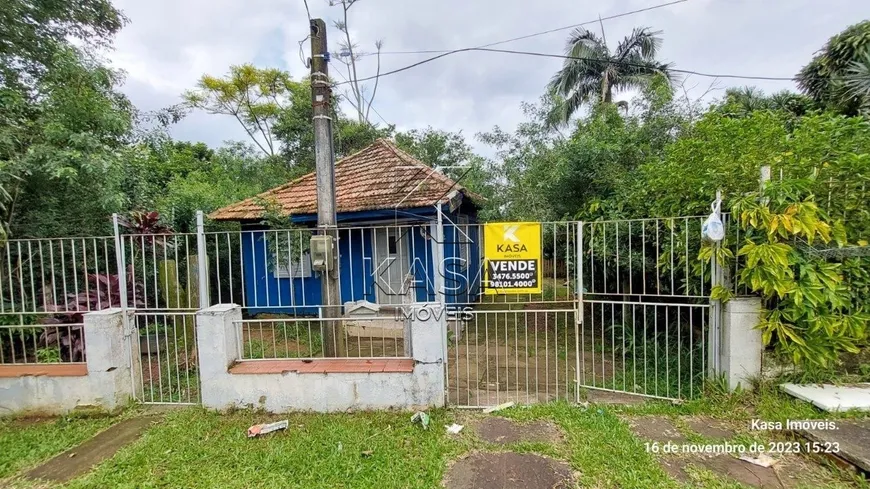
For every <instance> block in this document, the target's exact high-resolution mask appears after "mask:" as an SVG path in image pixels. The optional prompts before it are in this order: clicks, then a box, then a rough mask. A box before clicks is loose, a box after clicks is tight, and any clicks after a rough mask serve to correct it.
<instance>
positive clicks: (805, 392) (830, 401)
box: [779, 384, 870, 412]
mask: <svg viewBox="0 0 870 489" xmlns="http://www.w3.org/2000/svg"><path fill="white" fill-rule="evenodd" d="M779 388H780V389H782V390H783V391H784V392H786V393H788V394H790V395H792V396H794V397H797V398H798V399H801V400H804V401H807V402H810V403H812V404H813V405H814V406H816V407H818V408H819V409H823V410H825V411H828V412H837V411H848V410H850V409H858V410H860V411H870V384H849V385H831V384H822V385H798V384H782V385H780V386H779Z"/></svg>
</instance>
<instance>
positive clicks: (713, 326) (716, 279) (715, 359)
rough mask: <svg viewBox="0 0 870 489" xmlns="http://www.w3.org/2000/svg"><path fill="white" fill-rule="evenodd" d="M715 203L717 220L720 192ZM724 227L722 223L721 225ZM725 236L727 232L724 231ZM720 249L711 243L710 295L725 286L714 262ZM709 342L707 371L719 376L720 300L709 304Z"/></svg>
mask: <svg viewBox="0 0 870 489" xmlns="http://www.w3.org/2000/svg"><path fill="white" fill-rule="evenodd" d="M716 203H717V205H716V206H715V209H716V210H715V212H716V214H717V216H718V217H719V220H720V221H721V219H722V212H721V209H720V206H721V203H722V191H721V190H717V191H716ZM722 225H723V226H724V225H725V224H724V222H723V224H722ZM726 234H727V230H726ZM721 248H722V242H721V241H717V242H715V243H713V254H712V256H711V257H710V293H711V294H712V293H713V288H715V287H723V286H724V285H725V280H724V276H723V274H722V267H720V266H719V263H718V262H717V261H716V257H717V256H719V250H720V249H721ZM708 335H709V341H708V345H709V346H708V350H707V362H708V363H707V370H708V372H709V373H710V374H712V375H719V373H721V372H722V352H721V349H722V301H720V300H718V299H717V300H711V302H710V331H709V332H708Z"/></svg>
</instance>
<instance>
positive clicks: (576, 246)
mask: <svg viewBox="0 0 870 489" xmlns="http://www.w3.org/2000/svg"><path fill="white" fill-rule="evenodd" d="M703 219H704V217H697V216H692V217H678V218H664V219H635V220H619V221H595V222H576V221H569V222H544V223H540V230H541V231H540V233H541V235H540V239H541V245H542V259H543V265H544V268H543V269H544V273H542V283H541V289H542V291H541V292H540V293H537V294H521V295H506V294H488V293H487V290H486V288H485V272H484V264H485V261H484V254H485V249H486V242H485V232H484V229H485V228H484V225H483V224H477V223H469V222H451V221H446V222H445V223H444V228H443V230H438V229H435V225H434V224H433V223H431V222H404V223H395V224H392V225H372V226H351V227H342V228H339V230H338V235H339V241H338V251H339V253H338V255H339V260H340V261H339V270H340V272H341V273H340V275H339V282H340V288H341V291H342V297H341V301H340V302H341V303H344V302H346V301H362V300H365V301H369V302H372V303H377V304H378V305H379V307H380V311H375V312H374V313H373V314H375V316H376V317H374V318H356V317H354V318H349V317H345V318H342V319H339V320H336V319H323V318H322V316H323V314H322V308H323V307H324V306H323V302H324V301H323V300H321V295H320V294H321V287H320V276H319V274H318V273H314V271H313V269H312V264H311V258H310V254H309V249H308V243H309V239H310V236H311V232H312V230H311V229H307V228H304V229H303V228H290V229H283V230H277V229H244V230H234V231H209V232H206V231H205V228H204V225H203V223H202V220H201V216H200V222H199V226H198V227H197V230H196V232H195V233H174V234H129V233H127V234H123V233H121V232H120V231H119V230H118V228H117V226H116V233H115V235H114V236H111V237H97V238H59V239H44V240H11V241H9V242H7V243H6V245H5V247H4V248H3V250H2V252H0V258H5V259H0V297H2V305H0V318H3V317H4V315H5V317H6V318H5V319H3V320H4V321H5V322H6V324H11V325H18V324H30V323H32V322H34V319H29V320H25V319H26V318H28V317H42V318H49V317H50V318H51V319H52V320H53V321H55V322H56V321H60V322H61V323H64V324H62V325H61V326H56V325H31V326H29V328H30V329H31V331H32V333H30V334H29V335H25V337H26V340H27V343H26V344H27V347H26V348H23V346H24V345H25V343H24V342H22V341H21V340H15V341H14V342H10V340H6V341H5V343H3V344H2V346H3V348H2V352H0V353H2V355H3V357H2V358H0V361H4V360H3V359H5V358H12V353H13V350H12V348H13V347H14V348H15V350H14V353H15V355H14V359H15V360H16V361H17V360H19V359H23V360H25V361H32V359H34V358H36V355H39V353H38V352H39V351H43V353H41V355H43V357H44V358H49V357H48V355H54V357H52V358H56V357H57V356H58V355H55V354H49V353H45V351H46V350H47V349H50V348H51V347H52V345H55V343H51V341H52V340H49V339H47V337H48V336H50V335H51V334H52V332H53V331H56V330H57V329H58V328H60V329H62V328H66V333H67V334H66V335H57V336H58V337H63V338H68V339H69V341H71V342H72V343H71V344H72V345H73V346H71V347H69V349H68V351H64V349H63V348H65V346H64V345H63V341H65V340H62V341H61V342H60V343H59V344H60V345H61V346H60V347H58V352H59V356H60V358H61V359H65V358H69V359H73V358H75V357H76V354H77V350H76V347H75V346H74V345H75V344H76V343H75V341H76V340H77V339H80V338H81V334H82V332H81V328H80V324H81V321H82V319H81V315H82V314H83V313H85V312H87V311H91V310H98V309H104V308H106V307H111V306H122V307H125V308H128V309H133V310H135V311H136V314H135V319H134V321H135V324H134V325H133V328H131V329H134V330H135V331H136V333H137V334H136V336H135V337H134V339H135V338H138V339H139V341H134V343H135V345H136V346H135V348H134V350H135V353H134V357H135V360H136V361H139V362H140V367H139V369H138V371H137V373H138V380H137V379H134V382H136V383H137V385H138V388H137V390H138V394H139V395H138V397H139V398H140V400H142V401H145V402H196V401H197V400H198V396H199V394H198V381H197V375H198V371H197V370H198V369H197V357H196V348H195V345H196V341H195V340H196V336H195V335H196V331H195V325H194V316H193V312H194V311H195V310H198V309H200V308H202V307H204V306H208V305H210V304H217V303H227V302H232V303H237V304H240V305H241V306H242V307H243V312H244V314H245V320H243V321H242V322H240V323H238V324H237V326H238V327H237V333H238V339H239V350H240V351H239V357H240V358H242V359H246V360H255V359H267V358H268V359H281V358H303V359H305V358H318V357H322V356H324V350H327V351H328V350H330V349H329V348H324V346H330V345H324V342H325V341H331V342H335V344H334V345H332V346H335V347H336V349H335V351H338V352H341V353H342V356H349V357H406V356H408V355H409V348H410V346H411V345H409V344H408V343H409V342H408V339H409V336H408V334H407V331H406V328H405V325H404V324H403V323H402V322H401V321H398V320H396V319H394V318H395V317H396V316H395V314H396V310H397V309H399V310H400V309H401V306H402V305H403V304H408V303H413V302H423V301H438V302H442V303H443V304H445V305H447V306H452V307H456V308H465V309H468V312H469V314H470V316H469V317H465V318H464V319H453V320H451V321H449V327H450V330H449V348H448V352H447V354H448V359H447V361H448V365H447V366H446V369H447V376H448V390H449V391H450V392H449V396H450V398H451V399H452V400H453V402H455V403H458V404H460V405H464V404H473V405H477V404H481V403H490V401H502V400H503V399H510V400H516V401H518V402H519V401H522V400H523V399H525V400H526V401H529V402H531V401H533V400H549V399H556V398H560V399H561V398H565V399H572V398H573V399H577V398H578V396H579V388H580V387H589V388H596V389H607V390H617V391H621V392H631V393H637V394H644V395H649V396H657V397H667V398H673V397H692V396H694V395H697V393H698V392H699V389H700V383H701V382H702V381H703V377H704V375H705V373H706V370H707V367H708V366H709V361H708V359H707V356H708V355H707V353H706V352H707V351H709V349H710V348H711V346H715V345H708V344H706V342H705V340H706V338H707V337H708V336H715V331H716V328H717V327H718V323H717V321H718V319H716V318H717V313H716V312H715V311H713V309H714V308H715V307H717V305H716V304H712V303H711V302H710V301H709V299H708V298H709V295H710V291H711V287H712V284H713V280H714V279H715V276H716V273H714V272H716V270H715V267H713V266H712V264H711V263H710V262H709V261H702V260H699V259H698V252H699V250H700V248H701V246H702V243H701V223H702V222H703ZM726 219H727V216H726ZM735 227H736V226H735ZM3 255H5V257H4V256H3ZM734 266H735V268H734V270H733V273H735V274H736V273H738V271H739V260H735V265H734ZM729 271H730V270H729ZM348 312H349V311H345V313H348ZM254 316H256V319H252V317H254ZM388 323H389V324H388ZM51 328H55V329H51ZM4 331H18V330H16V329H15V328H14V327H10V328H4ZM711 331H712V334H711ZM18 334H19V335H20V331H19V333H18ZM13 336H14V335H13V334H6V335H5V336H2V338H12V337H13ZM705 349H706V351H705ZM81 355H82V356H83V355H84V352H83V351H82V352H81ZM135 376H136V375H134V377H135Z"/></svg>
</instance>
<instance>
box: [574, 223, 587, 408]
mask: <svg viewBox="0 0 870 489" xmlns="http://www.w3.org/2000/svg"><path fill="white" fill-rule="evenodd" d="M575 249H576V252H577V256H576V257H575V259H576V260H577V264H576V265H575V270H576V271H577V280H576V281H575V282H574V283H575V287H574V289H575V290H574V293H575V294H576V298H575V299H576V301H577V309H576V311H577V312H575V313H574V314H576V317H575V318H574V319H575V321H574V354H575V356H576V358H575V366H574V376H575V377H576V378H575V380H574V402H576V403H577V404H580V387H581V386H582V385H583V384H585V382H586V371H585V370H581V368H584V366H583V365H580V335H581V334H582V332H583V331H582V329H583V328H582V325H583V221H577V246H576V247H575ZM581 372H582V373H581ZM581 375H582V379H581Z"/></svg>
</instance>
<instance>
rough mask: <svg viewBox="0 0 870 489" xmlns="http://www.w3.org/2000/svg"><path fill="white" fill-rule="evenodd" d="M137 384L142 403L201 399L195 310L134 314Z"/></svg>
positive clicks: (134, 364) (135, 381)
mask: <svg viewBox="0 0 870 489" xmlns="http://www.w3.org/2000/svg"><path fill="white" fill-rule="evenodd" d="M133 317H134V323H133V330H134V335H133V355H134V358H133V366H134V368H133V379H132V380H133V384H134V386H135V387H136V389H135V391H136V397H137V399H138V400H139V401H140V402H144V403H149V404H162V403H172V404H193V403H198V402H199V401H200V396H199V392H200V389H199V361H198V354H197V349H196V341H197V337H196V320H195V315H194V314H192V313H183V312H154V311H144V312H136V313H135V314H134V316H133Z"/></svg>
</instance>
